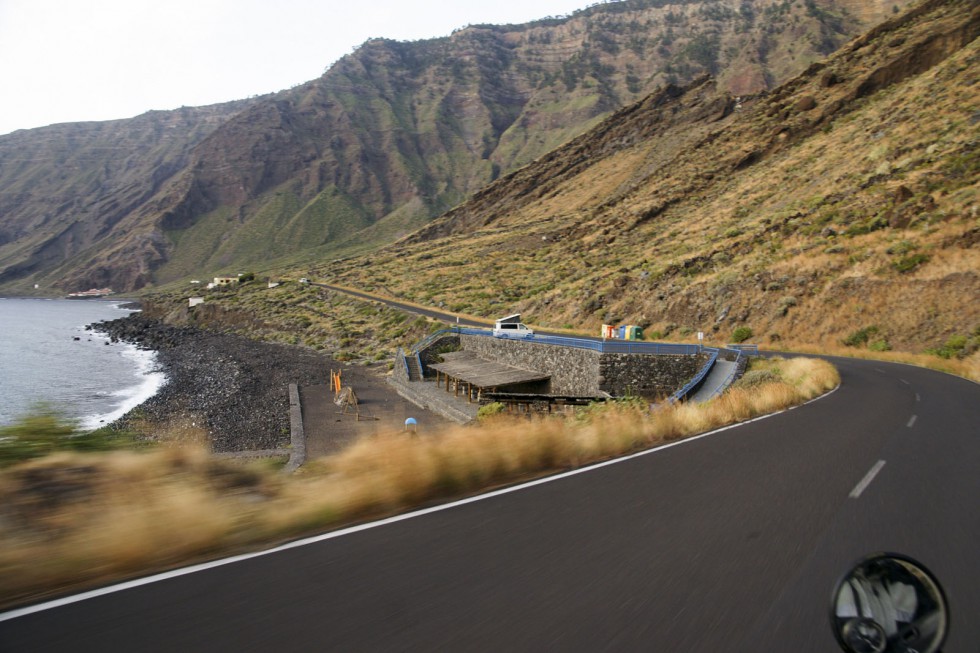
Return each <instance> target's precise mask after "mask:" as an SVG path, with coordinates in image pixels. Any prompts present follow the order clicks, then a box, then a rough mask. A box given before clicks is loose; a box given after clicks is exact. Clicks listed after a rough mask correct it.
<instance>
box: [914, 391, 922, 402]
mask: <svg viewBox="0 0 980 653" xmlns="http://www.w3.org/2000/svg"><path fill="white" fill-rule="evenodd" d="M915 400H916V401H922V397H921V396H920V395H919V393H918V392H916V393H915Z"/></svg>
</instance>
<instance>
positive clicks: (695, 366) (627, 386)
mask: <svg viewBox="0 0 980 653" xmlns="http://www.w3.org/2000/svg"><path fill="white" fill-rule="evenodd" d="M707 360H708V357H707V356H705V355H702V354H699V355H697V356H666V355H651V354H602V356H601V358H600V363H599V387H600V388H602V389H603V390H605V391H606V392H608V393H609V394H611V395H613V396H614V397H622V396H624V395H639V396H642V397H645V398H647V399H659V398H662V397H667V396H669V395H671V394H673V393H674V392H676V391H677V390H678V389H680V388H682V387H683V386H684V384H685V383H687V382H688V381H689V380H690V379H692V378H693V377H694V375H695V374H697V373H698V370H700V369H701V367H702V366H703V365H704V364H705V363H706V362H707Z"/></svg>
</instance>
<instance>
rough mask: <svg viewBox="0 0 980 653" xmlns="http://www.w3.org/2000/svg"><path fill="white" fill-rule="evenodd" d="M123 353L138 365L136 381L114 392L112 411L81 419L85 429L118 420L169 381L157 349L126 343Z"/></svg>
mask: <svg viewBox="0 0 980 653" xmlns="http://www.w3.org/2000/svg"><path fill="white" fill-rule="evenodd" d="M122 354H123V356H125V357H126V358H128V359H130V360H132V361H133V362H134V363H135V365H136V374H135V378H136V383H134V384H133V385H131V386H128V387H125V388H123V389H121V390H117V391H115V392H113V393H112V396H113V397H114V398H115V400H116V402H117V403H116V405H115V407H114V408H113V409H112V411H111V412H108V413H104V414H100V415H89V416H87V417H83V418H82V419H81V420H79V426H80V427H81V428H82V429H83V430H86V431H91V430H93V429H97V428H99V427H101V426H105V425H106V424H109V423H111V422H114V421H116V420H117V419H119V418H120V417H122V416H123V415H125V414H126V413H128V412H129V411H131V410H132V409H134V408H136V407H137V406H139V405H140V404H142V403H143V402H144V401H146V400H147V399H149V398H150V397H152V396H153V395H155V394H156V393H157V392H159V391H160V388H162V387H163V386H164V384H165V383H166V382H167V375H166V374H164V372H163V371H162V370H161V369H160V367H159V366H158V364H157V355H156V352H155V351H147V350H145V349H139V348H138V347H136V346H135V345H130V344H126V345H124V349H123V352H122Z"/></svg>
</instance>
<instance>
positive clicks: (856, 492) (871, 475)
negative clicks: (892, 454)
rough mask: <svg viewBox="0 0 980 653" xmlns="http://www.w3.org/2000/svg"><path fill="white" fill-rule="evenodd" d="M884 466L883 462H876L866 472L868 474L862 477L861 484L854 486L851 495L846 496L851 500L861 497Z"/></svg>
mask: <svg viewBox="0 0 980 653" xmlns="http://www.w3.org/2000/svg"><path fill="white" fill-rule="evenodd" d="M884 466H885V461H884V460H879V461H878V462H876V463H875V464H874V466H872V467H871V469H869V470H868V473H867V474H865V475H864V478H862V479H861V482H860V483H858V484H857V485H855V486H854V489H853V490H851V493H850V494H849V495H848V496H849V497H851V498H852V499H857V498H858V497H859V496H861V493H862V492H864V491H865V490H866V489H867V487H868V486H869V485H871V481H873V480H875V476H877V475H878V472H880V471H881V468H882V467H884Z"/></svg>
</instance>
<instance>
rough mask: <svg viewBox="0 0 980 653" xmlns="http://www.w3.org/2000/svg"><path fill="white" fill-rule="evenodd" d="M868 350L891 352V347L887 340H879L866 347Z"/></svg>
mask: <svg viewBox="0 0 980 653" xmlns="http://www.w3.org/2000/svg"><path fill="white" fill-rule="evenodd" d="M868 349H870V350H871V351H891V349H892V347H891V345H889V344H888V341H887V340H885V339H884V338H881V339H879V340H875V341H874V342H872V343H871V344H870V345H868Z"/></svg>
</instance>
